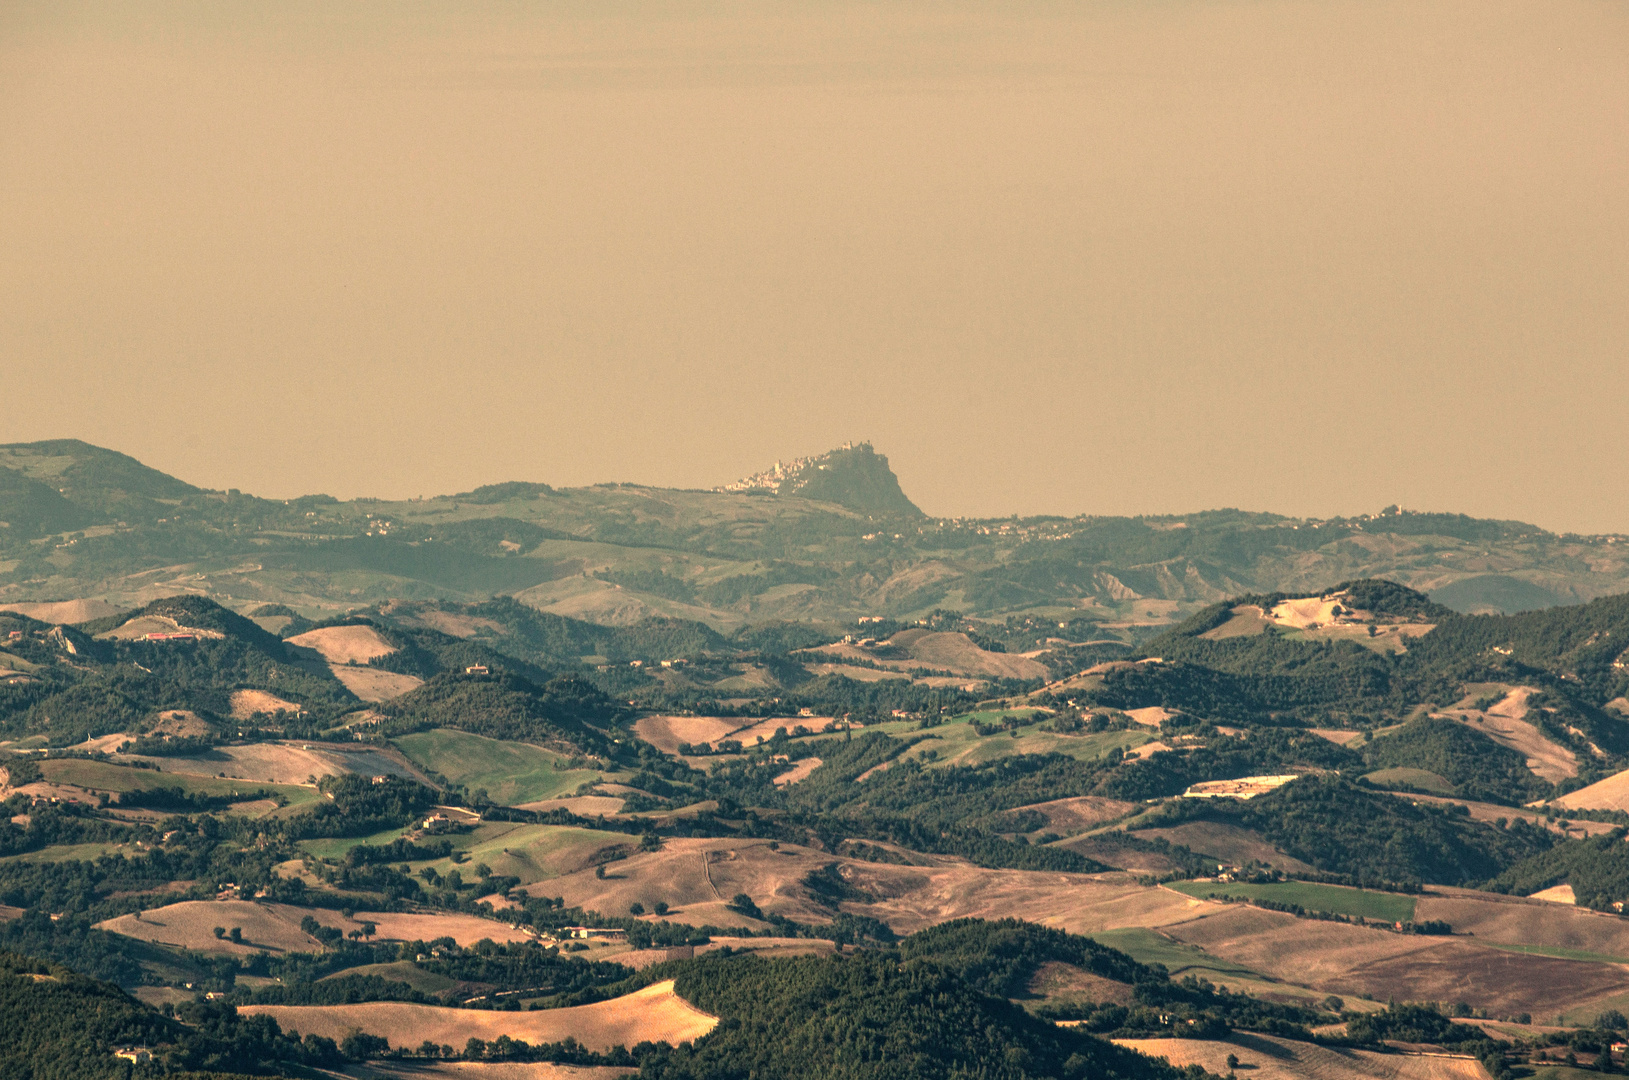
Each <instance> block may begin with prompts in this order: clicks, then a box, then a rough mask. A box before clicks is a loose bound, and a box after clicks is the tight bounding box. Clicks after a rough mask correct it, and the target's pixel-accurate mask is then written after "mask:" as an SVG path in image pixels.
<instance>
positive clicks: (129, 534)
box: [0, 440, 1629, 640]
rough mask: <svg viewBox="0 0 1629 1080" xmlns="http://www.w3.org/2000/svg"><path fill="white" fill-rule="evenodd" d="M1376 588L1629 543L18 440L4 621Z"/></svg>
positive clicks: (1203, 595)
mask: <svg viewBox="0 0 1629 1080" xmlns="http://www.w3.org/2000/svg"><path fill="white" fill-rule="evenodd" d="M1359 578H1385V579H1388V580H1392V581H1396V582H1397V583H1399V584H1403V585H1407V586H1409V587H1410V588H1414V589H1418V590H1420V591H1421V592H1425V593H1430V594H1431V595H1432V596H1433V597H1434V598H1435V599H1437V600H1438V601H1439V602H1441V603H1444V604H1447V605H1449V606H1451V607H1453V608H1454V609H1455V610H1459V611H1463V612H1478V611H1506V612H1514V611H1523V610H1531V609H1534V608H1541V607H1548V606H1553V605H1556V604H1573V603H1582V602H1585V601H1588V600H1591V599H1594V598H1596V597H1600V596H1607V595H1612V594H1615V593H1623V592H1629V537H1624V536H1616V535H1613V536H1572V535H1557V534H1554V533H1550V532H1547V531H1545V530H1543V529H1541V528H1538V527H1537V526H1533V525H1529V524H1525V523H1523V522H1515V521H1492V520H1484V519H1477V518H1470V517H1466V516H1464V515H1460V514H1440V513H1419V512H1412V511H1402V510H1398V509H1397V508H1395V507H1389V508H1387V510H1385V511H1383V512H1381V513H1379V514H1372V515H1364V516H1358V517H1350V518H1337V519H1330V520H1309V519H1300V518H1290V517H1283V516H1280V515H1276V514H1267V513H1251V512H1244V511H1238V510H1214V511H1205V512H1201V513H1195V514H1188V515H1182V516H1175V515H1165V516H1155V517H1129V518H1128V517H1096V516H1091V515H1080V516H1077V517H1072V518H1065V517H1035V518H1016V517H1013V518H998V519H988V520H978V519H945V518H930V517H928V516H926V515H924V514H923V513H922V511H921V510H920V509H919V508H918V507H917V506H916V505H915V504H914V503H912V502H911V500H910V499H909V498H908V497H907V496H906V495H905V493H904V491H903V490H902V489H901V487H900V484H899V480H898V478H897V477H896V476H895V475H894V473H893V471H892V470H891V469H890V468H889V465H888V459H887V458H886V457H885V456H883V455H881V454H878V453H877V452H876V451H875V449H874V448H873V447H872V446H871V445H870V444H869V443H858V444H853V445H848V446H844V447H840V448H838V449H836V450H833V451H831V452H830V453H827V454H821V455H816V456H814V457H809V458H802V459H797V460H794V461H791V462H782V463H779V464H778V465H776V466H775V467H774V468H771V469H769V470H766V471H765V472H763V473H759V474H757V475H755V476H752V477H748V478H746V479H744V480H741V481H738V482H736V483H734V484H728V485H725V486H724V487H722V488H720V489H716V490H714V491H694V490H690V491H684V490H671V489H664V488H651V487H642V486H638V485H632V484H601V485H595V486H593V487H587V488H558V489H557V488H554V487H551V486H550V485H548V484H543V483H529V482H511V483H504V484H494V485H488V486H487V487H483V488H480V489H477V490H475V491H470V492H463V493H460V494H451V495H444V496H438V497H435V498H430V499H423V500H403V501H399V502H390V501H384V500H377V499H355V500H352V501H349V502H342V501H340V500H337V499H334V498H331V497H329V496H326V495H310V496H305V497H302V498H298V499H291V500H270V499H261V498H257V497H255V496H253V495H249V494H244V493H242V492H238V491H235V490H233V491H226V492H221V491H210V490H206V489H203V488H199V487H195V486H193V485H191V484H188V483H185V482H184V481H181V480H178V479H176V478H174V477H171V476H168V475H166V474H165V473H162V472H160V471H158V470H156V469H152V468H149V467H148V466H145V465H143V464H142V463H141V462H139V461H137V460H135V459H134V458H131V457H129V456H127V455H125V454H120V453H117V452H116V451H111V450H106V449H103V448H100V447H95V446H92V445H90V444H88V443H83V442H79V441H77V440H53V441H50V442H40V443H27V444H12V445H7V446H0V606H4V605H6V604H8V603H24V602H34V601H58V600H68V599H92V598H96V599H104V600H106V601H108V602H110V603H112V604H114V605H115V606H117V607H119V608H121V609H124V608H131V607H139V606H141V605H143V604H146V603H149V602H151V601H153V600H156V599H158V598H160V597H163V596H170V595H175V594H178V593H194V594H202V595H207V596H210V597H213V598H215V599H217V600H219V601H220V602H222V603H223V604H226V605H227V606H229V607H232V608H233V609H235V610H239V611H244V612H247V611H250V610H253V609H255V608H258V607H259V606H260V605H263V604H281V605H285V606H287V607H288V608H289V609H290V610H292V611H296V612H298V613H300V614H301V615H302V616H305V617H308V618H312V619H321V618H328V617H332V616H334V615H336V614H342V613H344V612H347V611H351V610H357V609H361V608H364V607H368V606H370V605H376V604H381V603H385V602H387V601H390V600H393V599H400V600H430V599H443V600H449V601H454V602H458V603H476V602H480V601H483V600H486V599H489V598H491V597H494V596H513V597H515V598H516V599H518V600H520V601H521V602H522V603H524V604H526V605H528V606H530V607H533V608H535V609H538V610H542V611H545V612H549V613H551V614H558V615H563V616H569V617H572V618H576V619H581V620H585V621H588V622H594V623H599V624H602V625H630V624H632V623H635V622H638V621H640V620H643V619H647V618H650V617H653V616H660V617H668V618H679V619H686V620H692V621H698V622H705V623H707V624H708V625H710V626H711V627H713V628H714V629H715V630H718V631H720V632H724V633H729V632H731V631H733V630H734V629H735V628H738V627H740V626H742V625H743V624H748V623H751V624H762V623H770V622H777V621H779V622H820V621H825V622H827V623H832V622H841V621H851V620H853V619H855V618H858V617H860V616H882V617H888V618H895V619H907V620H908V619H916V618H921V617H924V616H925V615H927V614H929V613H931V612H933V611H934V610H936V609H949V610H954V611H957V612H960V613H962V614H964V615H969V616H975V617H978V618H982V619H987V620H988V619H998V620H999V619H1006V618H1010V617H1021V618H1025V619H1034V620H1038V624H1040V625H1056V626H1064V625H1072V624H1075V623H1078V622H1080V621H1085V622H1087V623H1090V624H1093V626H1094V627H1095V629H1094V630H1092V631H1091V635H1092V636H1093V637H1118V638H1122V639H1131V638H1138V637H1139V636H1140V635H1141V636H1146V635H1147V634H1149V633H1153V632H1157V631H1159V630H1161V629H1164V628H1167V627H1170V626H1173V625H1175V624H1176V623H1178V622H1180V621H1181V620H1182V619H1183V618H1185V617H1186V616H1188V615H1190V614H1192V613H1194V612H1195V611H1197V610H1199V609H1200V608H1202V607H1203V606H1205V605H1207V604H1212V603H1215V602H1217V601H1218V600H1221V599H1224V598H1226V597H1229V596H1239V595H1245V594H1265V593H1271V592H1275V591H1288V590H1298V589H1299V590H1307V589H1320V588H1324V587H1326V586H1327V585H1328V584H1329V583H1330V582H1335V581H1349V580H1355V579H1359ZM1071 633H1073V631H1071ZM1082 640H1084V639H1082Z"/></svg>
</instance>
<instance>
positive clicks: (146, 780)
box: [40, 758, 322, 813]
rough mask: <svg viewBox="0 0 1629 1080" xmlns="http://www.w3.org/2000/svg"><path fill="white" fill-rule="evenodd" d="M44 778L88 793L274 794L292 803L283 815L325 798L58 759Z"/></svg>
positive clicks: (303, 790)
mask: <svg viewBox="0 0 1629 1080" xmlns="http://www.w3.org/2000/svg"><path fill="white" fill-rule="evenodd" d="M40 774H41V775H42V776H43V777H44V778H45V779H46V781H48V782H49V783H53V784H65V785H69V786H72V787H78V788H84V789H86V790H87V791H112V792H115V793H123V792H126V791H147V790H149V789H151V788H174V787H178V788H180V789H181V790H182V791H185V792H187V793H188V794H189V795H192V794H198V795H210V796H219V795H236V794H241V795H243V797H244V798H245V799H249V798H251V797H252V794H253V793H254V792H256V791H271V792H276V793H277V794H279V795H282V796H283V797H284V798H286V799H288V805H287V806H285V807H283V812H285V813H286V812H288V811H290V810H295V809H297V808H299V807H302V806H305V805H307V804H309V803H314V802H316V801H317V800H318V799H320V798H322V794H321V793H320V792H318V791H317V789H316V788H311V787H304V786H301V785H299V784H263V783H261V782H260V781H258V780H223V779H220V778H219V777H214V776H194V775H192V774H190V773H171V772H159V771H158V770H156V769H133V768H131V767H129V766H128V765H114V764H112V763H110V762H106V761H90V760H85V759H81V758H55V759H52V760H49V761H42V762H40Z"/></svg>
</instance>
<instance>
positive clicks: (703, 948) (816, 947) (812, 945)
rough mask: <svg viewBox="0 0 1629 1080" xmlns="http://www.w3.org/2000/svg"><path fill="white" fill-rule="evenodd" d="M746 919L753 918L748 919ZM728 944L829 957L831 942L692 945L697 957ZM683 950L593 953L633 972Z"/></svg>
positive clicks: (737, 940)
mask: <svg viewBox="0 0 1629 1080" xmlns="http://www.w3.org/2000/svg"><path fill="white" fill-rule="evenodd" d="M747 921H748V922H750V921H752V920H750V919H749V920H747ZM725 947H728V948H730V949H732V950H734V951H735V952H755V953H757V954H758V955H760V956H765V957H771V958H776V957H785V956H830V955H831V942H829V941H825V940H823V939H821V938H780V937H714V938H713V939H712V941H710V942H709V943H708V944H706V945H697V946H695V955H696V956H705V955H706V954H707V953H710V952H715V951H716V950H718V949H722V948H725ZM673 952H681V953H682V950H669V949H628V950H626V951H620V952H619V951H617V950H616V949H607V950H606V951H605V952H603V953H595V954H594V959H596V960H615V961H616V962H617V963H619V964H622V965H624V966H626V967H631V968H633V969H634V970H635V971H643V970H644V969H645V968H648V967H650V966H651V965H652V964H660V963H662V962H663V961H664V960H668V959H671V958H673V957H671V956H670V953H673Z"/></svg>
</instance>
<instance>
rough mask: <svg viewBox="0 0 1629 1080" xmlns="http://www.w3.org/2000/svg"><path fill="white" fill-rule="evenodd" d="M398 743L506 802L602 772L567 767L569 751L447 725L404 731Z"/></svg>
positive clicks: (531, 798) (421, 760) (571, 787)
mask: <svg viewBox="0 0 1629 1080" xmlns="http://www.w3.org/2000/svg"><path fill="white" fill-rule="evenodd" d="M396 746H397V747H398V748H399V749H400V750H401V752H402V753H404V754H406V755H407V756H408V757H409V758H410V759H411V760H412V761H413V762H414V763H416V764H418V765H421V766H423V767H425V768H428V769H434V770H435V771H436V772H439V773H440V774H441V775H443V776H445V777H446V778H447V779H448V780H450V781H452V782H453V783H454V784H462V785H464V786H465V787H467V788H469V789H470V790H471V791H474V790H476V789H478V788H485V789H486V793H487V796H488V797H489V798H491V799H492V801H493V802H496V803H501V804H503V805H505V806H515V805H518V804H520V803H528V802H536V801H537V800H539V799H552V798H555V797H557V796H561V795H569V794H571V793H572V792H573V791H575V790H577V788H578V787H579V786H581V785H582V784H584V783H586V782H588V781H591V780H597V779H600V778H601V775H602V774H601V773H598V772H596V771H594V770H592V769H567V768H563V766H564V764H565V762H566V760H567V759H566V758H565V756H564V755H561V754H556V753H553V752H551V751H548V750H544V749H542V748H541V747H536V746H531V745H529V744H527V743H515V742H502V741H499V740H497V739H488V738H484V737H483V736H480V735H470V734H467V733H465V732H462V731H452V730H449V729H447V728H437V729H435V730H434V731H425V732H421V733H419V734H417V735H406V736H403V737H402V738H399V739H397V740H396Z"/></svg>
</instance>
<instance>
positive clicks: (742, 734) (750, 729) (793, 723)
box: [728, 716, 837, 746]
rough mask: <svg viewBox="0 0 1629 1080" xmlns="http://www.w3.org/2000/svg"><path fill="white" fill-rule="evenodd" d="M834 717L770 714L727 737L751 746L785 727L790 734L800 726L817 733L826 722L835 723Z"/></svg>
mask: <svg viewBox="0 0 1629 1080" xmlns="http://www.w3.org/2000/svg"><path fill="white" fill-rule="evenodd" d="M836 722H837V719H836V717H832V716H772V717H770V718H769V719H768V720H760V721H759V722H758V723H756V724H749V725H747V726H746V727H743V728H739V729H737V730H735V731H732V732H731V733H730V734H729V736H728V737H729V738H731V739H738V740H740V742H741V745H742V746H752V745H753V744H754V743H756V742H757V741H758V740H759V739H760V738H762V739H763V740H764V741H765V742H768V741H769V740H770V739H772V738H774V737H775V732H776V731H777V730H778V729H780V728H785V729H786V730H787V733H788V734H790V733H791V731H792V729H793V728H796V727H802V728H805V729H807V730H808V731H809V733H810V734H819V733H820V732H821V731H824V730H825V728H826V725H827V724H835V723H836Z"/></svg>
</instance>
